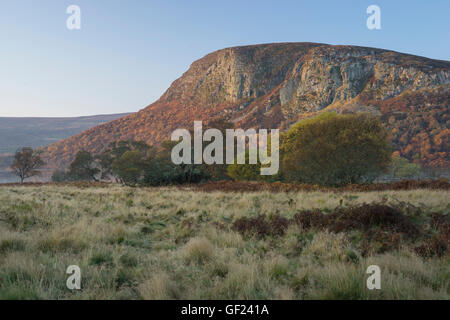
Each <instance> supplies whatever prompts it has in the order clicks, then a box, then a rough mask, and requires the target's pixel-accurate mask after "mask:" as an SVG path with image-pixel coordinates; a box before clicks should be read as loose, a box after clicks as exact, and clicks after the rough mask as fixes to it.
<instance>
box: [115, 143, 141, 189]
mask: <svg viewBox="0 0 450 320" xmlns="http://www.w3.org/2000/svg"><path fill="white" fill-rule="evenodd" d="M146 161H147V159H146V157H145V155H144V154H143V153H142V152H140V151H137V150H136V151H127V152H125V153H124V154H123V155H122V156H121V157H120V158H119V159H116V160H114V162H113V164H112V170H113V172H114V174H116V175H117V176H119V177H120V179H121V181H122V182H123V183H124V184H125V185H128V186H135V185H136V184H138V183H139V182H140V180H141V179H142V176H143V174H144V170H145V167H146V165H147V163H146Z"/></svg>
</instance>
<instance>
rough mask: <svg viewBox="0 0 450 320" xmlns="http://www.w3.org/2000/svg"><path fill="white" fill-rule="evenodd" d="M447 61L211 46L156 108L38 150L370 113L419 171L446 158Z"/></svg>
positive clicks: (58, 157) (97, 148)
mask: <svg viewBox="0 0 450 320" xmlns="http://www.w3.org/2000/svg"><path fill="white" fill-rule="evenodd" d="M449 101H450V62H448V61H439V60H432V59H427V58H424V57H418V56H412V55H408V54H402V53H397V52H393V51H388V50H382V49H374V48H365V47H356V46H332V45H326V44H317V43H279V44H264V45H253V46H245V47H234V48H227V49H223V50H219V51H216V52H213V53H211V54H208V55H207V56H205V57H204V58H202V59H200V60H198V61H195V62H194V63H193V64H192V65H191V67H190V68H189V70H188V71H187V72H185V73H184V74H183V76H182V77H180V78H179V79H177V80H176V81H174V82H173V83H172V85H171V86H170V88H169V89H168V90H167V91H166V92H165V93H164V94H163V95H162V97H161V98H160V99H159V100H158V101H156V102H155V103H153V104H151V105H149V106H148V107H147V108H145V109H143V110H141V111H139V112H137V113H134V114H131V115H129V116H127V117H124V118H121V119H118V120H115V121H111V122H109V123H106V124H103V125H100V126H96V127H94V128H92V129H90V130H87V131H85V132H83V133H82V134H79V135H77V136H73V137H71V138H69V139H66V140H62V141H59V142H56V143H54V144H52V145H51V146H49V147H47V148H45V149H44V151H45V153H44V158H45V159H46V161H47V162H48V163H49V165H50V167H52V168H57V167H64V166H67V165H68V164H69V163H70V161H71V160H72V159H73V157H74V155H75V154H76V153H77V152H78V151H79V150H88V151H91V152H94V153H97V152H101V151H102V150H103V149H104V148H105V146H107V145H108V144H109V143H110V142H112V141H115V140H123V139H135V140H143V141H146V142H148V143H150V144H158V143H160V142H162V141H164V140H167V139H169V138H170V134H171V132H172V131H173V130H174V129H177V128H191V127H192V125H193V121H194V120H204V121H207V120H210V119H213V118H227V119H229V120H231V121H233V122H234V124H235V126H236V127H241V128H249V127H255V128H280V129H286V128H288V127H289V126H290V125H291V124H293V123H295V122H296V121H298V120H299V119H301V118H304V117H309V116H312V115H315V114H317V113H320V112H324V111H327V110H335V111H337V112H354V111H369V112H372V113H375V114H377V115H380V116H381V118H382V119H383V121H384V122H385V123H386V125H387V126H388V127H389V128H390V130H391V132H392V136H393V141H394V143H395V147H396V150H398V152H399V153H400V154H401V155H403V156H405V157H407V158H409V159H414V160H416V161H419V162H421V163H422V164H424V165H429V166H435V167H446V166H448V165H449V164H450V160H449V158H450V156H449V149H450V147H449V136H450V129H449V124H450V123H449V121H450V119H449V112H448V109H449V105H450V103H449Z"/></svg>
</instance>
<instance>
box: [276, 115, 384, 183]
mask: <svg viewBox="0 0 450 320" xmlns="http://www.w3.org/2000/svg"><path fill="white" fill-rule="evenodd" d="M391 153H392V150H391V144H390V141H389V135H388V132H387V131H386V129H385V128H384V127H383V125H382V124H381V122H380V121H379V120H378V119H377V118H375V117H373V116H371V115H369V114H366V113H359V114H343V115H338V114H335V113H324V114H321V115H319V116H317V117H315V118H312V119H306V120H303V121H300V122H298V123H297V124H295V125H294V126H293V127H292V128H291V129H289V130H288V131H287V133H286V134H285V135H284V136H283V139H282V143H281V154H282V166H281V168H282V173H283V176H284V177H286V178H287V179H288V180H291V181H300V182H304V183H311V184H320V185H345V184H352V183H361V182H371V181H373V180H374V179H375V178H376V177H377V176H378V175H379V174H380V173H381V172H382V171H384V170H386V169H387V168H388V166H389V164H390V160H391Z"/></svg>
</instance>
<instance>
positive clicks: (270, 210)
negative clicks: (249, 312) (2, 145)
mask: <svg viewBox="0 0 450 320" xmlns="http://www.w3.org/2000/svg"><path fill="white" fill-rule="evenodd" d="M449 195H450V194H449V191H444V190H429V189H423V190H410V191H374V192H323V191H313V192H279V193H275V192H268V191H258V192H221V191H214V192H201V191H198V190H197V191H195V190H192V191H190V190H180V189H178V188H175V187H171V188H128V187H122V186H119V185H105V186H98V187H86V188H81V187H77V186H71V185H51V184H49V185H43V186H0V299H449V298H450V292H449V290H450V287H449V280H450V277H449V276H450V274H449V270H450V256H449V254H448V212H449V210H450V203H449V199H450V197H449ZM364 203H366V204H374V203H382V204H384V205H386V206H392V207H395V208H397V209H398V210H400V211H401V214H402V216H397V218H398V219H397V218H395V219H391V218H392V217H390V216H389V217H387V219H388V218H389V219H391V220H389V219H388V220H389V221H391V222H392V223H397V222H399V221H400V222H401V223H400V222H399V223H400V224H399V226H407V227H404V228H403V227H401V228H400V227H399V228H398V229H392V230H391V229H389V225H388V224H385V223H384V222H383V221H380V224H379V225H377V226H367V225H364V223H363V222H362V224H361V228H359V226H358V225H357V224H348V223H347V224H345V226H344V227H342V228H341V229H342V230H341V231H339V232H338V231H336V230H337V229H336V228H334V227H332V225H331V224H329V226H330V228H328V229H327V225H325V224H323V223H322V224H314V223H311V224H309V223H306V222H305V221H307V220H305V219H306V218H304V217H310V216H311V217H312V216H314V214H312V215H308V214H309V213H308V212H310V211H311V212H312V210H313V209H316V212H317V210H319V211H320V212H321V213H322V214H323V215H324V216H326V215H327V214H333V212H335V210H336V209H341V210H343V211H342V212H345V210H346V208H357V207H358V206H359V205H362V204H364ZM299 212H303V213H304V215H303V216H302V215H298V213H299ZM305 212H306V213H305ZM302 217H303V218H302ZM314 217H315V216H314ZM297 218H298V219H297ZM356 220H357V219H356ZM299 221H300V222H299ZM308 221H309V220H308ZM311 221H312V220H311ZM336 221H337V220H336ZM391 222H390V223H391ZM336 225H337V224H335V225H333V226H336ZM374 228H375V229H374ZM386 228H387V229H386ZM408 230H414V232H412V231H411V232H409V231H408ZM446 241H447V243H446ZM70 265H78V266H79V267H80V268H81V286H82V289H81V290H74V291H71V290H69V289H67V287H66V280H67V278H68V276H69V275H67V274H66V269H67V267H68V266H70ZM369 265H378V266H380V268H381V289H380V290H368V289H367V287H366V279H367V277H368V275H367V274H366V269H367V267H368V266H369Z"/></svg>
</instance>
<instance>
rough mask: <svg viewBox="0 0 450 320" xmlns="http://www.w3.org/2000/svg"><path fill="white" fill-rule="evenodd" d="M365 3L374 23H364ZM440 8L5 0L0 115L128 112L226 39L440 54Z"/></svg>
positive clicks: (444, 40) (446, 55)
mask: <svg viewBox="0 0 450 320" xmlns="http://www.w3.org/2000/svg"><path fill="white" fill-rule="evenodd" d="M372 4H376V5H378V6H380V8H381V21H382V22H381V30H368V28H367V27H366V25H365V24H366V20H367V17H368V16H369V15H368V14H367V13H366V8H367V7H368V6H369V5H372ZM70 5H78V6H79V7H80V9H81V29H80V30H69V29H68V28H67V25H66V22H67V19H68V18H69V17H70V14H67V12H66V11H67V8H68V7H69V6H70ZM30 9H32V10H30ZM449 10H450V3H449V2H448V1H435V2H433V3H431V4H429V3H422V2H419V1H413V2H409V1H408V2H407V1H397V2H396V3H391V2H389V1H386V0H379V1H361V2H359V3H357V4H338V3H335V2H332V1H325V0H322V1H316V2H315V3H306V2H299V1H289V0H288V1H283V2H282V3H278V4H277V5H276V6H274V5H273V4H272V3H270V1H259V2H258V4H257V6H255V5H254V2H249V3H241V2H237V1H232V2H230V3H228V4H227V5H226V6H224V5H223V4H220V3H208V2H204V1H195V2H192V3H184V2H181V1H172V2H168V3H163V4H161V3H158V2H154V1H137V2H135V3H133V4H132V5H130V4H123V3H120V1H97V2H95V3H93V2H89V1H87V0H72V1H67V0H64V1H60V2H58V3H55V2H54V1H51V0H44V1H41V2H40V3H39V4H37V3H34V2H30V1H27V0H18V1H15V2H8V3H7V4H4V8H3V10H2V11H1V12H0V35H2V36H3V37H2V40H3V44H4V45H3V46H4V48H5V49H4V50H2V52H0V68H2V70H4V72H3V73H2V76H0V88H1V89H0V94H1V96H2V102H1V107H0V117H16V118H68V117H69V118H72V117H85V116H94V115H109V114H118V113H134V112H137V111H139V110H141V109H143V108H145V107H147V106H148V105H150V104H152V103H153V102H155V101H157V100H158V99H159V97H160V96H161V95H162V94H163V93H164V92H165V91H166V90H167V88H168V87H169V86H170V84H171V83H172V82H173V81H174V80H176V79H178V78H179V77H180V76H181V75H182V74H183V73H184V72H185V71H186V70H187V69H188V68H189V66H190V65H191V63H192V62H194V61H196V60H198V59H201V58H202V57H204V56H205V55H207V54H208V53H211V52H214V51H217V50H221V49H225V48H230V47H239V46H251V45H258V44H270V43H286V42H288V43H296V42H314V43H323V44H330V45H349V46H362V47H371V48H378V49H384V50H391V51H395V52H400V53H405V54H410V55H415V56H420V57H425V58H429V59H434V60H442V61H449V60H450V41H448V40H450V32H449V31H450V23H449V22H448V19H447V18H446V13H447V12H449ZM31 11H32V12H31ZM271 21H273V23H270V22H271ZM412 34H413V35H414V36H413V37H412V36H411V35H412Z"/></svg>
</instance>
